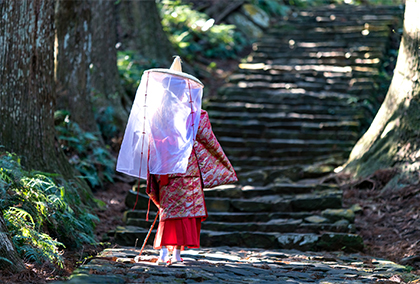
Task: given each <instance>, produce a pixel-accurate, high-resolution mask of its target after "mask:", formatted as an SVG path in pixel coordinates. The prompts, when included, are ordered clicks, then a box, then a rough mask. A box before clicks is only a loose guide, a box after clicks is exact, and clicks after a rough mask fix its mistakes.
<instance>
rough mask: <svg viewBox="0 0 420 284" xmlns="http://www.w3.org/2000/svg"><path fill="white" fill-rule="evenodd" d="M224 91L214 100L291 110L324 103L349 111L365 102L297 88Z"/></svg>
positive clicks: (328, 106) (353, 97)
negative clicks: (291, 91)
mask: <svg viewBox="0 0 420 284" xmlns="http://www.w3.org/2000/svg"><path fill="white" fill-rule="evenodd" d="M222 91H223V95H221V96H220V97H217V98H214V99H212V102H216V103H223V102H225V103H226V104H229V103H245V104H260V105H261V104H262V105H265V104H272V105H273V106H281V107H285V108H288V109H289V110H291V109H294V108H295V107H296V108H301V107H303V106H308V105H322V106H323V107H326V108H339V109H348V110H349V111H352V110H356V109H357V108H361V107H363V104H359V102H361V101H362V98H361V97H360V96H354V95H351V96H349V95H348V96H342V97H341V96H338V95H337V96H336V97H333V96H327V95H326V96H322V95H321V94H322V93H323V92H314V93H307V94H305V95H302V94H301V93H300V91H299V90H296V93H295V94H292V93H286V92H282V90H277V91H273V90H259V92H260V93H261V96H257V94H258V91H255V90H252V92H251V91H249V90H244V92H243V93H241V92H240V89H235V88H231V89H225V90H222ZM324 92H325V91H324ZM317 94H319V95H317ZM337 94H338V93H337ZM301 95H302V97H301ZM368 101H369V100H368Z"/></svg>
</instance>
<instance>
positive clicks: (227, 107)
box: [204, 101, 364, 117]
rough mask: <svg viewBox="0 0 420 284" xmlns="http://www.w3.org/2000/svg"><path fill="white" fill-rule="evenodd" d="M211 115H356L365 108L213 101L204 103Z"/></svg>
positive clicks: (362, 112)
mask: <svg viewBox="0 0 420 284" xmlns="http://www.w3.org/2000/svg"><path fill="white" fill-rule="evenodd" d="M204 108H205V109H206V110H207V111H208V112H209V115H210V116H211V117H214V115H213V114H214V113H215V114H217V113H218V112H223V111H224V112H225V113H226V112H229V113H230V112H232V113H235V112H239V111H240V112H244V113H247V114H250V113H296V114H309V115H315V114H318V115H343V116H354V115H362V114H364V110H363V109H360V108H356V107H353V106H349V105H346V106H325V105H308V104H306V105H293V106H290V105H286V104H278V103H277V104H275V103H260V104H259V103H247V102H241V101H237V102H217V101H211V102H207V103H206V104H205V105H204Z"/></svg>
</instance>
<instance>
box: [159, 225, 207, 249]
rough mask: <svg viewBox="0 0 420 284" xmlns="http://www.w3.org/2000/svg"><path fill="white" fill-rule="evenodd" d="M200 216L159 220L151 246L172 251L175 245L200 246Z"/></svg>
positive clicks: (182, 247) (182, 246)
mask: <svg viewBox="0 0 420 284" xmlns="http://www.w3.org/2000/svg"><path fill="white" fill-rule="evenodd" d="M200 231H201V218H177V219H168V220H164V221H160V222H159V227H158V229H157V232H156V236H155V242H154V245H153V247H154V248H155V249H161V248H162V246H165V247H167V248H168V249H169V250H170V251H172V250H173V249H174V248H175V247H176V246H181V249H184V247H188V248H199V247H200Z"/></svg>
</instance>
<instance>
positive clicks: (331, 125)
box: [211, 119, 360, 139]
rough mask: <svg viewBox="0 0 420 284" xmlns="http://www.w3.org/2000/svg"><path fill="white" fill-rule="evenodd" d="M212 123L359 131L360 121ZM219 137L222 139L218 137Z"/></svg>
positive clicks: (227, 125) (224, 121)
mask: <svg viewBox="0 0 420 284" xmlns="http://www.w3.org/2000/svg"><path fill="white" fill-rule="evenodd" d="M211 122H212V125H215V126H217V127H232V128H235V127H237V128H239V129H254V130H261V129H287V130H301V131H306V130H309V131H316V130H319V131H321V130H322V131H324V130H325V131H360V122H358V121H338V122H325V123H324V122H321V123H312V122H298V121H294V122H267V123H263V122H259V121H256V120H250V121H238V120H225V119H211ZM220 139H223V138H222V137H220Z"/></svg>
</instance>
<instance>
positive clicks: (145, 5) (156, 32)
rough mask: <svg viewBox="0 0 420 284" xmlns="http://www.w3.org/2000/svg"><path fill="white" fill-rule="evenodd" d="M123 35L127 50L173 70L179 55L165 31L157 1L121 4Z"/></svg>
mask: <svg viewBox="0 0 420 284" xmlns="http://www.w3.org/2000/svg"><path fill="white" fill-rule="evenodd" d="M119 33H120V38H119V40H120V42H121V43H122V48H123V49H124V50H135V51H138V52H139V54H141V55H142V56H144V57H146V58H149V59H153V60H155V61H156V62H158V64H160V65H161V66H163V67H165V68H166V66H170V64H171V63H172V56H173V55H175V51H174V50H173V48H172V45H171V43H170V42H169V40H168V37H167V35H166V34H165V32H164V31H163V28H162V23H161V19H160V16H159V11H158V9H157V7H156V2H155V0H144V1H130V0H122V1H121V3H120V4H119Z"/></svg>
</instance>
